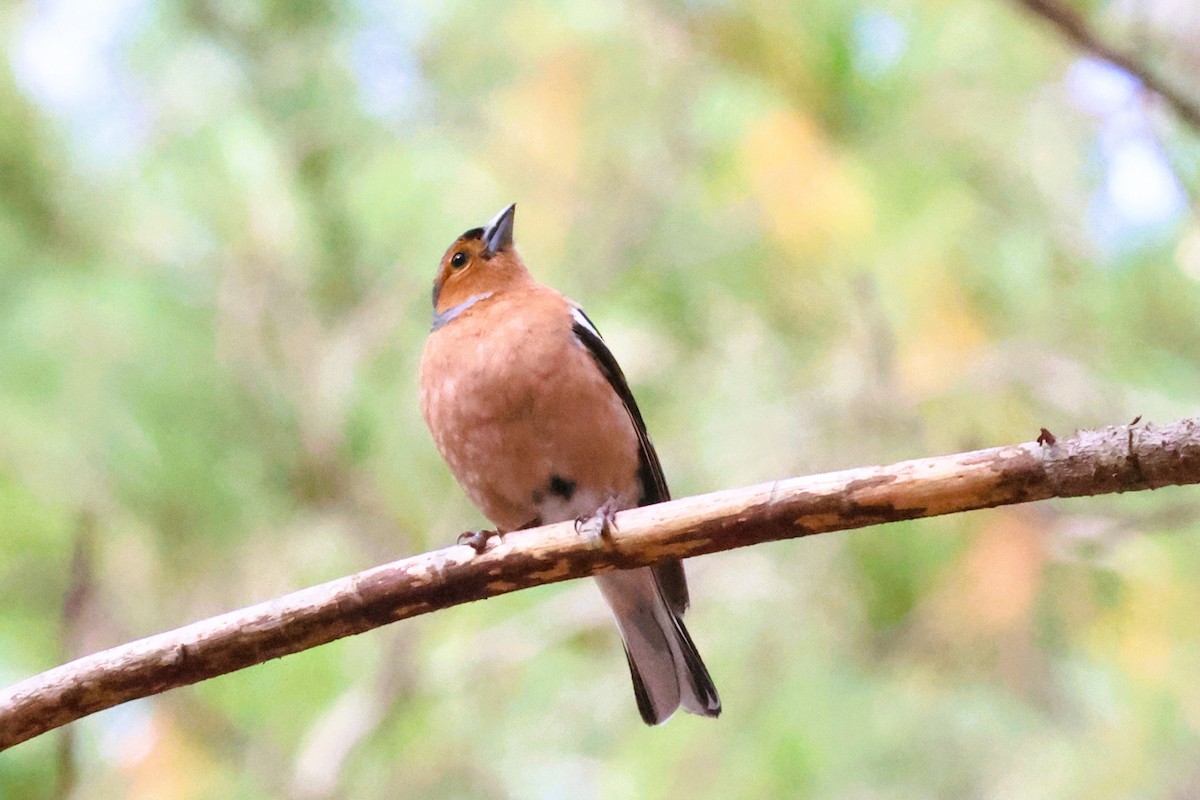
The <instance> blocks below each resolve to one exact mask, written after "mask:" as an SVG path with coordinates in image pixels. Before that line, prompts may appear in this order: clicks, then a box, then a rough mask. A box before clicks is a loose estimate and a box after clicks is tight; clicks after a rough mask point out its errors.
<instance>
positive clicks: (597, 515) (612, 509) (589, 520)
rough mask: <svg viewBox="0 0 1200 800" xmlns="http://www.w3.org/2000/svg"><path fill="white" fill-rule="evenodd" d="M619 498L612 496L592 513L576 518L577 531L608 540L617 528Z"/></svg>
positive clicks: (590, 536) (601, 539) (589, 536)
mask: <svg viewBox="0 0 1200 800" xmlns="http://www.w3.org/2000/svg"><path fill="white" fill-rule="evenodd" d="M618 510H619V509H618V506H617V499H616V498H615V497H610V498H609V499H608V500H605V501H604V503H603V504H602V505H601V506H600V507H599V508H597V509H596V510H595V512H593V513H592V514H584V515H580V516H578V517H576V518H575V532H576V533H579V534H582V535H584V536H587V537H588V538H589V539H593V540H597V541H605V542H607V541H608V540H609V539H610V538H611V537H612V534H613V531H615V530H616V529H617V511H618Z"/></svg>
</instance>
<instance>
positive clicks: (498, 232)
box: [483, 203, 517, 258]
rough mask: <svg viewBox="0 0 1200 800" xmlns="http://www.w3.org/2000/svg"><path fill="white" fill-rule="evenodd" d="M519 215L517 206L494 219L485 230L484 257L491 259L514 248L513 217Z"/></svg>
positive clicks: (512, 206)
mask: <svg viewBox="0 0 1200 800" xmlns="http://www.w3.org/2000/svg"><path fill="white" fill-rule="evenodd" d="M516 213H517V204H516V203H513V204H512V205H510V206H509V207H508V208H506V209H504V210H503V211H501V212H500V213H499V214H497V215H496V216H494V217H492V221H491V222H489V223H488V224H487V227H485V228H484V229H483V256H484V258H491V257H492V256H494V255H496V253H499V252H500V251H501V250H504V249H506V248H508V247H512V235H513V216H514V215H515V214H516Z"/></svg>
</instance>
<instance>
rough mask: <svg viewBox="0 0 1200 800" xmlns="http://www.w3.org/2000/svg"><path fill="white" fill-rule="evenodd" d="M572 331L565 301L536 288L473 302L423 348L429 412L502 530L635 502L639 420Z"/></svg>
mask: <svg viewBox="0 0 1200 800" xmlns="http://www.w3.org/2000/svg"><path fill="white" fill-rule="evenodd" d="M571 324H572V318H571V313H570V305H569V304H568V303H567V301H566V299H565V298H563V297H562V295H560V294H558V293H557V292H555V291H554V290H553V289H549V288H548V287H544V286H534V287H529V288H523V289H521V290H520V291H514V292H504V293H498V294H496V295H494V296H493V297H490V298H488V299H487V300H484V301H481V302H479V303H477V304H476V305H475V306H473V307H472V308H470V309H469V310H467V311H466V312H464V313H463V314H462V315H461V316H459V317H458V318H456V319H455V320H454V321H453V322H451V323H449V324H447V325H446V326H444V327H442V328H440V329H439V330H436V331H434V332H433V333H431V334H430V336H429V339H428V341H427V342H426V345H425V352H424V354H423V356H422V359H421V367H420V384H421V411H422V414H423V415H424V416H425V421H426V423H427V424H428V425H429V428H430V430H431V431H432V432H433V438H434V441H435V443H436V444H437V448H438V450H439V451H440V452H441V453H442V456H443V457H444V458H445V459H446V461H447V463H448V464H449V465H450V469H451V471H452V472H453V473H454V476H455V477H456V478H457V479H458V481H459V483H460V484H462V486H463V489H464V490H465V491H466V493H467V496H468V497H469V498H470V499H471V501H472V502H473V503H474V504H475V505H476V506H477V507H478V508H479V509H480V510H481V511H482V512H483V513H484V514H485V515H486V516H487V517H488V519H490V520H491V521H492V523H493V524H495V525H496V526H497V527H498V528H500V529H501V530H513V529H516V528H519V527H521V526H524V525H526V524H529V523H530V522H535V521H540V522H542V523H550V522H558V521H561V520H565V519H571V518H573V517H576V516H580V515H586V514H591V513H592V512H594V511H595V510H596V509H597V508H598V507H599V506H600V505H601V504H602V503H604V502H605V501H607V500H608V499H610V498H615V499H616V500H617V502H618V504H619V506H618V507H622V508H623V507H631V506H633V505H635V504H636V502H637V498H638V497H639V495H640V487H639V485H638V477H637V469H638V443H637V435H636V433H635V431H634V428H633V423H632V421H631V420H630V419H629V416H628V413H627V412H626V410H625V407H624V405H623V404H622V403H621V400H620V398H619V397H617V395H616V393H615V392H614V391H613V390H612V388H611V387H610V386H609V384H608V382H607V381H606V380H605V378H604V376H603V375H602V374H601V373H600V370H599V369H598V368H597V367H596V365H595V362H594V361H593V360H592V356H591V354H590V353H589V352H588V351H587V350H586V349H585V348H584V347H583V346H582V345H581V344H580V343H579V342H578V340H577V339H576V338H575V335H574V334H573V333H572V331H571Z"/></svg>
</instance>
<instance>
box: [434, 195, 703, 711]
mask: <svg viewBox="0 0 1200 800" xmlns="http://www.w3.org/2000/svg"><path fill="white" fill-rule="evenodd" d="M513 214H514V206H509V207H508V208H507V209H505V210H504V211H502V212H501V213H500V214H499V215H497V217H496V218H495V219H494V220H492V222H491V223H489V224H488V225H487V226H486V227H484V228H476V229H473V230H470V231H467V232H466V233H464V234H463V235H462V236H460V237H459V238H458V239H457V240H455V242H454V243H453V244H452V245H451V246H450V248H449V249H448V250H447V251H446V254H445V255H444V256H443V257H442V261H441V264H440V266H439V268H438V273H437V277H436V279H435V281H434V288H433V306H434V325H433V330H432V332H431V333H430V335H429V339H428V341H427V342H426V345H425V352H424V354H423V355H422V358H421V366H420V371H419V379H420V386H421V412H422V414H423V415H424V417H425V421H426V422H427V424H428V425H429V428H430V430H431V432H432V433H433V438H434V441H435V443H436V444H437V448H438V450H439V451H440V452H441V453H442V455H443V457H444V458H445V459H446V462H447V463H448V464H449V466H450V470H451V472H453V473H454V476H455V477H456V478H457V479H458V481H459V483H460V484H461V485H462V487H463V489H464V490H465V491H466V493H467V496H468V497H469V498H470V499H471V501H472V502H473V503H474V504H475V505H476V506H477V507H478V508H479V509H480V510H481V511H482V512H483V513H484V514H485V515H486V516H487V517H488V519H490V520H491V521H492V522H493V523H494V524H495V525H496V527H497V528H498V529H499V530H501V531H502V532H503V531H512V530H517V529H520V528H524V527H530V526H533V525H540V524H548V523H552V522H561V521H564V520H569V519H572V518H577V517H583V516H589V515H592V514H595V513H596V512H597V511H598V510H599V509H602V508H607V509H622V508H631V507H633V506H637V505H641V504H646V503H653V502H659V501H661V500H666V499H668V493H667V488H666V482H665V480H664V479H663V477H662V470H661V467H660V466H659V463H658V457H657V455H656V454H655V453H654V448H653V445H651V443H650V439H649V437H648V436H647V434H646V431H645V425H644V423H643V421H642V417H641V413H640V411H638V408H637V403H636V402H635V401H634V399H633V395H632V394H631V393H630V392H629V389H628V386H627V385H626V383H625V378H624V376H623V375H622V374H621V371H620V367H619V366H617V364H616V361H615V359H613V358H612V355H611V353H609V351H608V349H607V347H606V346H605V345H604V343H603V340H602V339H601V338H600V336H599V333H598V332H597V331H596V330H595V328H594V327H593V326H592V324H591V322H590V320H588V319H587V317H586V316H585V315H584V314H583V312H582V311H580V310H579V308H578V306H576V305H575V304H574V303H572V302H571V301H570V300H568V299H567V298H565V297H563V295H561V294H559V293H558V292H557V291H555V290H554V289H551V288H549V287H547V286H543V285H542V284H539V283H537V282H536V281H535V280H534V279H533V277H532V276H531V275H530V274H529V271H528V270H527V269H526V268H525V265H524V264H523V263H522V262H521V259H520V256H519V255H518V254H517V251H516V248H515V247H514V246H513V244H512V223H513ZM597 581H598V582H599V584H600V588H601V591H602V593H603V594H604V597H605V600H606V601H607V602H608V604H609V606H610V607H611V608H612V610H613V613H614V616H615V617H616V619H617V624H618V627H619V628H620V630H621V634H622V639H623V641H624V643H625V647H626V654H627V656H628V659H629V665H630V670H631V672H632V675H633V681H634V688H635V694H636V695H637V699H638V707H639V710H640V711H641V713H642V716H643V718H644V719H645V720H646V721H647V722H649V723H657V722H661V721H663V720H664V719H666V718H667V717H668V716H670V714H671V712H673V711H674V710H675V708H676V707H678V706H679V705H681V704H682V705H683V706H684V708H686V709H687V710H688V711H691V712H693V713H697V714H703V715H706V716H716V715H717V714H718V713H720V701H719V700H718V698H717V693H716V689H715V688H714V687H713V686H712V681H711V679H710V678H709V677H708V673H707V671H706V670H705V668H704V665H703V663H701V661H700V657H699V655H698V654H697V653H696V652H695V646H694V645H693V644H692V642H691V639H690V638H689V637H688V635H687V632H686V629H684V628H683V624H682V622H681V620H680V619H679V617H680V615H682V613H683V611H684V609H685V608H686V606H687V584H686V580H685V577H684V574H683V568H682V565H681V564H679V562H668V563H666V564H662V565H659V566H657V567H654V568H641V569H635V570H627V571H620V572H616V573H604V574H603V575H599V576H597Z"/></svg>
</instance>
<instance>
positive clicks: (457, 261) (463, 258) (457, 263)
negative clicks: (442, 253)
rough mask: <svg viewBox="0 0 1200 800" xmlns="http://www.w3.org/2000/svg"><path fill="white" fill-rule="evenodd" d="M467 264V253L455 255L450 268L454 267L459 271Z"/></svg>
mask: <svg viewBox="0 0 1200 800" xmlns="http://www.w3.org/2000/svg"><path fill="white" fill-rule="evenodd" d="M466 263H467V254H466V253H455V254H454V255H453V256H451V258H450V266H452V267H454V268H455V269H458V268H459V267H461V266H462V265H463V264H466Z"/></svg>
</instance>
